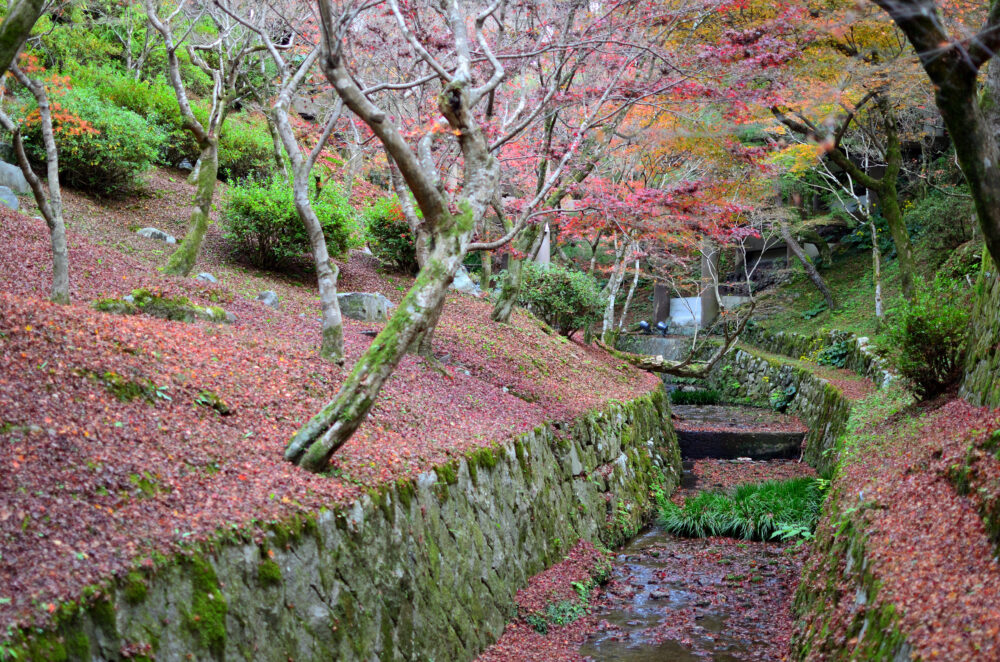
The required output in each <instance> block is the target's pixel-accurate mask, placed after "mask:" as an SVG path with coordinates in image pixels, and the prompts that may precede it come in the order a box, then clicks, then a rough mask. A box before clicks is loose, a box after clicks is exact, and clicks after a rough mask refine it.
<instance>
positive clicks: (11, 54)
mask: <svg viewBox="0 0 1000 662" xmlns="http://www.w3.org/2000/svg"><path fill="white" fill-rule="evenodd" d="M44 7H45V0H15V1H14V2H11V3H10V4H9V5H8V7H7V14H6V16H5V17H4V19H3V23H0V75H2V74H4V73H6V72H7V70H8V69H10V67H11V64H13V62H14V58H15V57H17V53H18V51H20V50H21V46H23V45H24V40H25V39H27V38H28V35H30V34H31V29H32V28H33V27H35V22H36V21H37V20H38V17H39V16H41V15H42V9H43V8H44Z"/></svg>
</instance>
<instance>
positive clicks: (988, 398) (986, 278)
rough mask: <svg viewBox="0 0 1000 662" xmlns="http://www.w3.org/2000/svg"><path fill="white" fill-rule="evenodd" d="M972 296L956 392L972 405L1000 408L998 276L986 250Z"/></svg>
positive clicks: (999, 296) (999, 279)
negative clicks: (960, 377) (960, 386)
mask: <svg viewBox="0 0 1000 662" xmlns="http://www.w3.org/2000/svg"><path fill="white" fill-rule="evenodd" d="M974 296H975V299H974V302H975V305H974V306H973V309H972V326H971V328H970V329H969V346H968V348H967V349H966V359H965V377H964V379H963V380H962V388H961V389H960V390H959V395H961V396H962V397H963V398H965V399H966V400H968V401H969V402H971V403H972V404H974V405H978V406H981V407H1000V275H998V274H997V270H996V268H995V267H994V266H993V260H992V259H990V254H989V252H988V251H983V271H982V273H981V274H980V276H979V280H978V281H977V282H976V291H975V295H974Z"/></svg>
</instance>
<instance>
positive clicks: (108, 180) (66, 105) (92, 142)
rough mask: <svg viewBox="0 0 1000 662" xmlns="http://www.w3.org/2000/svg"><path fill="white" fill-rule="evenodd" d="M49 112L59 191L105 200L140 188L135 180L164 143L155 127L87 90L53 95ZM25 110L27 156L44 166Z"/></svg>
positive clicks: (36, 129)
mask: <svg viewBox="0 0 1000 662" xmlns="http://www.w3.org/2000/svg"><path fill="white" fill-rule="evenodd" d="M51 106H52V113H53V128H54V130H55V133H56V144H57V146H58V148H59V178H60V181H61V182H62V183H63V184H64V185H66V186H70V187H72V188H75V189H79V190H81V191H87V192H90V193H95V194H97V195H102V196H109V197H115V196H121V195H124V194H127V193H129V192H132V191H134V190H135V189H137V188H140V187H141V184H142V180H141V178H140V175H141V174H142V173H143V172H144V171H145V170H147V169H148V168H149V167H150V166H151V165H152V164H153V162H154V161H155V160H156V158H157V155H158V154H159V150H160V146H161V145H162V143H163V140H164V135H163V132H162V131H161V130H160V129H159V127H157V126H156V125H155V124H152V123H150V122H149V121H147V120H146V119H144V118H143V117H141V116H139V115H137V114H135V113H133V112H131V111H129V110H125V109H123V108H119V107H117V106H115V105H113V104H111V103H109V102H107V101H103V100H102V99H101V98H100V97H99V96H98V95H97V94H96V93H95V92H94V91H93V90H87V89H79V88H78V89H72V90H66V91H64V92H63V93H62V94H59V95H53V98H52V99H51ZM29 110H30V112H29V113H28V115H27V119H26V120H25V132H24V135H25V143H26V146H27V150H28V155H29V157H31V158H32V159H33V160H35V161H37V162H44V160H45V147H44V145H43V144H42V136H41V124H40V122H39V120H38V115H37V110H35V109H33V108H30V107H29Z"/></svg>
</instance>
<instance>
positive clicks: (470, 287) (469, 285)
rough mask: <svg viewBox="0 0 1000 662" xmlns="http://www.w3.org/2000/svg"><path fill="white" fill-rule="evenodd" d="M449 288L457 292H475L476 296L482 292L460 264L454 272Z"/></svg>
mask: <svg viewBox="0 0 1000 662" xmlns="http://www.w3.org/2000/svg"><path fill="white" fill-rule="evenodd" d="M451 289H453V290H456V291H458V292H464V293H466V294H475V295H477V296H478V295H479V294H481V292H482V290H480V289H479V286H478V285H476V284H475V282H473V280H472V278H471V277H470V276H469V272H468V271H466V270H465V267H462V266H460V267H459V268H458V271H456V272H455V280H453V281H452V282H451Z"/></svg>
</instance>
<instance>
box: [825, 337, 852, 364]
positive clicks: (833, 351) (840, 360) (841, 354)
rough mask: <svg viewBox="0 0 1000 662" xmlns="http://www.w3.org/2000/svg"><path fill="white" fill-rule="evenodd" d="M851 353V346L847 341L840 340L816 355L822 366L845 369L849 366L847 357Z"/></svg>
mask: <svg viewBox="0 0 1000 662" xmlns="http://www.w3.org/2000/svg"><path fill="white" fill-rule="evenodd" d="M850 353H851V344H850V341H847V340H838V341H837V342H835V343H833V344H832V345H828V346H826V347H824V348H823V349H821V350H820V352H819V354H817V355H816V362H817V363H819V364H820V365H828V366H833V367H834V368H843V367H844V366H845V365H847V357H848V356H849V355H850Z"/></svg>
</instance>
